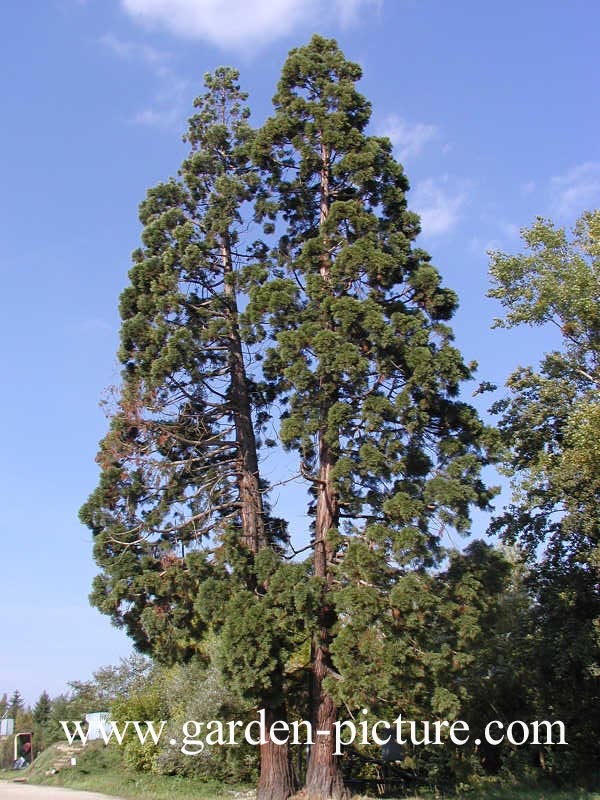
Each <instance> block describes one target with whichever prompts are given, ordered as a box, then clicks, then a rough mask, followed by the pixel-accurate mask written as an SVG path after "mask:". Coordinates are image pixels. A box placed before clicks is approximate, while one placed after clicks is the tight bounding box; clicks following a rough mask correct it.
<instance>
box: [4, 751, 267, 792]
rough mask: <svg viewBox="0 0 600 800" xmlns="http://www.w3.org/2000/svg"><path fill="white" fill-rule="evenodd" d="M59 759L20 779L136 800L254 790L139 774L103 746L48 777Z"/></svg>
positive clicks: (51, 755) (39, 763)
mask: <svg viewBox="0 0 600 800" xmlns="http://www.w3.org/2000/svg"><path fill="white" fill-rule="evenodd" d="M55 758H56V752H55V751H53V748H48V750H46V751H44V752H43V753H41V754H40V755H39V756H38V758H36V760H35V761H34V763H33V764H32V765H31V767H29V768H28V769H26V770H22V771H21V772H19V773H18V777H22V778H27V783H34V784H43V785H45V786H64V787H66V788H69V789H80V790H83V791H91V792H101V793H103V794H108V795H117V796H119V797H125V798H132V800H141V798H144V800H214V799H216V798H233V797H234V795H235V794H237V793H239V792H249V791H251V790H252V787H250V786H239V785H228V784H227V785H226V784H223V783H220V782H216V781H214V782H206V781H201V780H198V779H194V778H181V777H178V776H169V775H152V774H150V773H145V772H135V771H134V770H132V769H129V768H127V767H126V766H125V765H124V764H123V759H122V751H121V750H120V748H119V747H117V746H112V745H108V747H107V746H105V745H104V744H102V743H92V744H88V745H86V748H85V750H83V751H82V752H81V753H80V754H79V755H78V756H77V766H75V767H65V768H63V769H61V770H60V771H59V772H58V773H56V774H55V775H47V774H46V772H47V771H48V770H49V769H50V768H51V765H52V762H53V761H54V759H55ZM15 775H17V773H15V772H12V773H11V777H13V778H14V777H15ZM9 779H10V778H9Z"/></svg>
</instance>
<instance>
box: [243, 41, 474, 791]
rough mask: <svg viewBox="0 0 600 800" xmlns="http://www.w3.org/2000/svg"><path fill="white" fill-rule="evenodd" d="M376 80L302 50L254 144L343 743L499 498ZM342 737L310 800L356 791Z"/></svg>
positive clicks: (331, 46) (321, 706) (324, 681)
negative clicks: (451, 530)
mask: <svg viewBox="0 0 600 800" xmlns="http://www.w3.org/2000/svg"><path fill="white" fill-rule="evenodd" d="M360 75H361V72H360V68H359V67H358V66H357V65H356V64H353V63H351V62H349V61H347V60H346V59H345V58H344V56H343V54H342V53H341V52H340V50H339V49H338V47H337V45H336V43H335V42H334V41H331V40H326V39H323V38H321V37H319V36H315V37H314V38H313V39H312V41H311V42H310V44H309V45H308V46H306V47H303V48H300V49H297V50H294V51H292V52H291V53H290V55H289V57H288V60H287V61H286V63H285V66H284V68H283V73H282V77H281V80H280V82H279V85H278V91H277V94H276V95H275V98H274V105H275V113H274V115H273V116H272V117H271V118H270V119H269V120H267V122H266V123H265V125H264V127H263V129H262V131H261V132H260V134H259V136H258V139H257V144H256V153H257V158H258V160H259V163H260V165H261V167H262V168H264V169H265V171H266V172H267V173H268V174H269V185H270V187H271V190H272V191H273V193H274V197H275V198H276V201H277V202H276V205H277V206H278V209H279V212H280V214H281V218H282V219H283V223H284V226H285V227H284V230H283V231H282V235H281V237H280V239H279V243H278V246H277V247H276V248H275V251H274V263H273V267H272V270H271V273H270V274H269V276H268V278H267V279H266V280H265V282H264V283H263V284H262V285H261V286H259V287H256V288H255V290H254V291H253V293H252V303H251V307H250V309H249V317H250V319H251V320H252V321H253V322H254V324H255V325H256V330H257V331H258V335H259V336H260V335H265V336H266V337H267V338H268V339H269V344H268V347H267V353H266V358H265V362H264V370H265V375H266V376H267V377H268V378H269V379H270V380H271V381H272V382H273V384H274V386H275V388H276V389H277V390H278V391H279V393H280V397H281V400H282V402H283V403H284V407H285V410H284V413H283V417H282V422H281V432H280V433H281V439H282V442H283V443H284V445H285V446H286V447H287V448H288V449H289V450H292V451H294V452H296V453H297V454H298V459H299V462H300V469H301V471H302V473H303V474H304V476H305V477H306V479H307V481H309V485H310V492H311V495H312V506H311V508H312V513H313V518H314V524H313V544H314V554H313V569H314V574H315V576H316V578H317V579H318V581H319V582H320V600H319V604H318V614H317V619H316V620H315V623H314V636H313V644H312V707H313V722H314V726H315V729H316V730H319V731H329V732H331V731H332V726H333V724H334V722H335V720H336V714H337V708H336V697H337V700H338V702H341V701H342V700H344V701H346V702H348V703H351V704H352V705H354V706H355V707H356V705H357V703H360V702H365V699H366V700H369V697H370V695H369V687H371V688H374V691H375V693H376V694H381V693H382V692H383V693H387V696H388V697H390V696H393V695H394V693H395V695H396V699H397V701H398V685H399V684H398V683H397V682H396V689H394V684H395V681H397V679H398V676H399V674H401V672H402V667H401V664H402V662H403V661H406V660H407V657H406V649H407V648H410V643H409V642H410V640H409V638H403V637H402V636H398V635H397V634H398V629H399V628H398V626H400V627H401V625H402V617H403V616H404V617H406V616H407V615H408V613H409V609H411V608H414V604H415V603H416V604H417V605H418V602H419V600H418V595H419V589H420V587H419V581H420V578H419V576H422V577H423V578H424V577H425V570H426V569H427V567H430V566H432V565H433V564H434V563H435V562H436V559H437V557H438V556H439V554H440V552H441V549H440V539H439V536H440V532H441V529H442V528H443V526H444V525H452V526H454V527H455V528H458V529H465V528H466V527H467V526H468V522H469V516H468V515H469V506H470V505H471V504H476V505H478V506H480V507H485V506H487V504H488V502H489V498H490V492H489V491H488V490H487V489H486V488H485V486H484V485H483V483H482V481H481V479H480V471H481V468H482V465H483V464H484V463H485V462H486V454H485V451H484V445H483V440H484V438H485V430H484V427H483V426H482V424H481V422H480V420H479V419H478V417H477V414H476V412H475V411H474V410H473V408H471V407H470V406H468V405H466V404H465V403H463V402H461V401H460V400H459V399H457V398H458V393H459V387H460V384H461V382H462V381H464V380H466V379H468V378H469V377H470V369H469V368H468V367H467V366H466V365H465V364H464V362H463V360H462V357H461V355H460V353H459V352H458V351H457V350H456V348H455V347H454V346H453V345H452V338H453V337H452V332H451V329H450V328H449V327H448V326H447V324H446V321H447V320H449V319H450V318H451V316H452V314H453V312H454V310H455V308H456V296H455V294H454V293H453V292H452V291H450V290H448V289H446V288H444V287H443V286H442V284H441V280H440V276H439V274H438V271H437V270H436V268H435V267H434V266H433V265H432V264H431V260H430V257H429V256H428V254H427V253H425V252H424V251H423V250H421V249H418V248H415V247H413V241H414V239H415V238H416V236H417V234H418V233H419V220H418V217H417V216H416V215H415V214H413V213H411V212H409V211H408V210H407V204H406V197H405V195H406V192H407V190H408V181H407V179H406V176H405V175H404V172H403V170H402V167H401V166H400V165H399V164H398V163H397V162H396V161H395V160H394V157H393V155H392V149H391V144H390V142H389V140H387V139H384V138H378V137H374V136H368V135H366V133H365V128H366V126H367V123H368V121H369V117H370V106H369V103H368V102H367V101H366V100H365V98H364V97H363V96H362V95H361V94H360V93H359V92H358V91H357V89H356V85H355V84H356V81H357V80H358V79H359V78H360ZM261 326H262V327H261ZM394 603H395V611H396V612H397V614H396V615H392V613H391V611H392V606H393V605H394ZM413 617H414V615H413ZM422 621H424V618H423V620H422ZM393 624H396V628H394V627H393ZM344 670H346V672H347V676H348V680H344V681H342V682H338V683H337V688H336V687H335V684H336V677H337V678H339V677H340V672H341V673H342V675H341V677H344V675H343V672H344ZM377 687H380V688H377ZM383 687H387V688H383ZM365 693H366V697H365ZM371 699H373V698H371ZM332 738H333V737H332V736H331V735H330V736H324V735H322V736H318V737H317V738H316V742H315V744H314V745H313V747H312V749H311V754H310V760H309V765H308V774H307V779H306V784H307V791H308V793H309V795H310V796H311V797H338V796H340V795H341V794H342V793H343V791H344V790H343V781H342V776H341V774H340V771H339V765H338V764H337V762H336V758H335V756H334V754H333V741H332Z"/></svg>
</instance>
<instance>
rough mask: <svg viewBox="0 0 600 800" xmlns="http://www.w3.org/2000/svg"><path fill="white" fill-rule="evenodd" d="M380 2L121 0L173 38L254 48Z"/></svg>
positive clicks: (349, 17)
mask: <svg viewBox="0 0 600 800" xmlns="http://www.w3.org/2000/svg"><path fill="white" fill-rule="evenodd" d="M381 2H382V0H335V4H334V5H333V6H330V4H328V3H327V2H326V0H121V5H122V7H123V8H124V10H125V11H126V12H127V13H128V14H130V15H131V16H132V17H133V18H134V19H135V20H137V21H139V22H141V23H145V24H147V25H150V26H152V27H154V28H157V27H158V28H166V29H167V30H169V31H170V32H171V33H173V34H175V35H176V36H181V37H183V38H186V39H202V40H205V41H209V42H211V43H212V44H214V45H217V46H218V47H221V48H223V49H229V48H234V47H235V48H240V47H241V48H244V49H246V50H252V49H255V48H256V46H257V45H259V44H264V43H265V42H269V41H272V40H273V39H277V38H278V37H280V36H285V35H286V34H288V33H291V32H292V31H293V30H294V29H295V28H296V27H297V26H298V25H299V24H301V23H309V22H315V23H316V22H318V21H319V18H320V17H321V16H322V15H323V13H325V14H328V13H329V15H331V12H332V11H333V13H334V14H335V15H336V16H337V17H338V18H339V19H340V20H341V22H342V24H343V25H348V24H352V23H354V22H356V21H357V20H358V19H359V17H360V12H361V10H362V8H363V6H367V5H380V3H381Z"/></svg>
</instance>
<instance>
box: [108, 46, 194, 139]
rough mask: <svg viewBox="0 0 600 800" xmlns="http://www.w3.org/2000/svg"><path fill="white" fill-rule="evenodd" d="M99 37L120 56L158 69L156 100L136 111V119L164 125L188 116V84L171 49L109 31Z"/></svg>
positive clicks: (159, 125) (140, 122) (143, 123)
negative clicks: (173, 61)
mask: <svg viewBox="0 0 600 800" xmlns="http://www.w3.org/2000/svg"><path fill="white" fill-rule="evenodd" d="M99 41H100V44H102V45H103V46H104V47H106V48H107V49H108V50H110V52H111V53H112V54H113V55H114V56H116V57H117V58H119V59H122V60H123V61H130V62H132V63H135V62H137V63H142V64H144V65H145V66H147V67H149V68H150V70H151V71H152V72H153V73H154V76H155V78H156V82H157V88H156V91H155V93H154V97H153V99H152V102H151V104H150V105H148V106H147V107H146V108H144V109H142V110H141V111H138V112H137V113H135V114H134V115H133V117H132V122H134V123H136V124H139V125H149V126H155V127H161V128H171V127H181V124H182V122H183V120H184V119H185V99H186V98H185V95H186V90H187V87H188V84H187V81H184V80H182V79H181V78H180V77H179V76H178V75H177V74H176V72H175V71H174V70H173V68H172V67H171V66H170V64H169V61H170V59H171V55H170V53H167V52H165V51H163V50H157V49H156V48H154V47H151V46H150V45H147V44H143V43H139V42H133V41H129V40H125V39H120V38H119V37H117V36H115V35H114V34H112V33H107V34H105V35H104V36H102V37H101V38H100V40H99Z"/></svg>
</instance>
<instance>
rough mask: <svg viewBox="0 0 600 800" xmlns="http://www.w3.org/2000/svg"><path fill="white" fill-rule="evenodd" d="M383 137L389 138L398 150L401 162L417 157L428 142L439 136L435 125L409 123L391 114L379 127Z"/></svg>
mask: <svg viewBox="0 0 600 800" xmlns="http://www.w3.org/2000/svg"><path fill="white" fill-rule="evenodd" d="M378 133H379V135H381V136H388V137H389V139H390V140H391V142H392V144H393V145H394V147H395V148H396V152H397V154H398V158H399V159H400V161H405V160H406V159H407V158H410V157H411V156H417V155H419V153H420V152H421V150H422V149H423V148H424V147H425V145H426V144H427V142H430V141H431V140H432V139H435V137H436V136H437V135H438V129H437V128H436V126H435V125H428V124H426V123H424V122H414V123H410V122H407V121H406V120H405V119H402V117H399V116H398V115H397V114H390V116H388V117H386V118H385V119H384V120H383V122H382V123H381V125H380V126H379V127H378Z"/></svg>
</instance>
